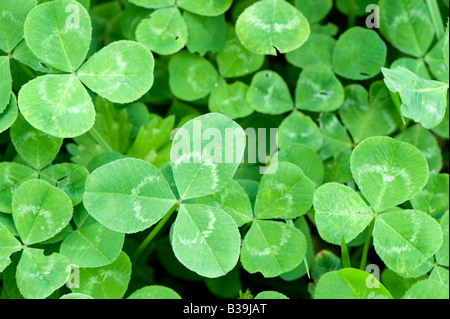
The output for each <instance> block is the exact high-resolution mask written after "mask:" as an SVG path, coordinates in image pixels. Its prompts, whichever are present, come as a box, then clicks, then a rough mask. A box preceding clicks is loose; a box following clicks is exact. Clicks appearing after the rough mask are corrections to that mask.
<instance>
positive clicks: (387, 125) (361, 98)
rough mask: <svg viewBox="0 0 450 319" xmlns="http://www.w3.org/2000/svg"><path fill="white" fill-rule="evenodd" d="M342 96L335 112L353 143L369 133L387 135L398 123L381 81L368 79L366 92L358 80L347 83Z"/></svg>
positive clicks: (394, 110) (368, 135)
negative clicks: (369, 82)
mask: <svg viewBox="0 0 450 319" xmlns="http://www.w3.org/2000/svg"><path fill="white" fill-rule="evenodd" d="M345 96H346V99H345V101H344V104H343V105H342V107H341V108H340V109H339V116H340V117H341V119H342V122H343V123H344V125H345V127H346V128H347V129H348V130H349V132H350V134H351V136H352V138H353V141H354V142H355V143H359V142H361V141H362V140H364V139H366V138H368V137H372V136H381V135H390V134H391V133H393V132H394V131H395V130H396V129H397V127H398V126H399V124H400V122H401V119H400V115H399V114H398V111H397V110H396V108H395V105H394V103H393V102H392V99H391V96H390V94H389V91H388V90H387V88H386V86H385V85H384V83H383V82H381V81H377V82H374V83H372V85H371V86H370V90H369V93H368V92H367V91H366V89H365V88H364V87H363V86H361V85H359V84H352V85H349V86H347V87H346V88H345ZM380 119H382V121H380Z"/></svg>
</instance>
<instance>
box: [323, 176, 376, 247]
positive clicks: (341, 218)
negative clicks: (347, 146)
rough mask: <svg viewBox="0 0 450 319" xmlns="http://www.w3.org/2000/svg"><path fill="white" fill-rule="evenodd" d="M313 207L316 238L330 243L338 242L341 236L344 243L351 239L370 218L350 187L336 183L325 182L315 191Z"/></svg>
mask: <svg viewBox="0 0 450 319" xmlns="http://www.w3.org/2000/svg"><path fill="white" fill-rule="evenodd" d="M314 210H315V212H316V214H315V221H316V225H317V229H318V231H319V234H320V237H321V238H323V239H324V240H326V241H327V242H329V243H332V244H334V245H340V244H341V238H342V237H344V239H345V242H347V243H348V242H350V241H352V240H353V239H354V238H356V236H358V235H359V234H360V233H361V232H362V231H363V230H364V229H365V228H366V227H367V226H368V225H369V223H370V221H371V220H372V219H373V217H374V214H373V212H372V211H371V210H370V208H369V207H368V206H367V205H366V203H365V202H364V201H363V200H362V198H361V197H360V196H359V195H358V194H357V193H356V192H355V191H354V190H353V189H351V188H350V187H348V186H345V185H342V184H338V183H328V184H325V185H323V186H321V187H319V188H318V189H317V190H316V192H315V193H314Z"/></svg>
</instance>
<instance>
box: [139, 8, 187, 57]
mask: <svg viewBox="0 0 450 319" xmlns="http://www.w3.org/2000/svg"><path fill="white" fill-rule="evenodd" d="M187 38H188V31H187V27H186V23H185V22H184V19H183V17H182V16H181V14H180V11H179V10H178V9H177V8H175V7H170V8H164V9H159V10H155V11H154V12H153V13H152V14H151V15H150V16H149V18H148V19H145V20H143V21H142V22H141V23H140V24H139V26H138V27H137V29H136V39H137V40H138V41H139V42H140V43H142V44H143V45H145V46H146V47H147V48H148V49H149V50H151V51H153V52H155V53H158V54H162V55H169V54H173V53H175V52H178V51H180V50H181V49H182V48H183V47H184V46H185V44H186V40H187Z"/></svg>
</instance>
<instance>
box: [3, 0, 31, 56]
mask: <svg viewBox="0 0 450 319" xmlns="http://www.w3.org/2000/svg"><path fill="white" fill-rule="evenodd" d="M35 6H36V0H17V1H14V3H13V2H12V1H1V2H0V50H3V51H5V52H11V51H12V50H13V49H14V47H15V46H16V45H17V44H18V43H19V42H20V41H21V40H22V39H23V23H24V22H25V19H26V17H27V15H28V13H29V12H30V11H31V9H33V8H34V7H35Z"/></svg>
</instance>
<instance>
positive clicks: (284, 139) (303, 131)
mask: <svg viewBox="0 0 450 319" xmlns="http://www.w3.org/2000/svg"><path fill="white" fill-rule="evenodd" d="M278 134H279V137H278V143H279V147H280V149H285V148H287V147H288V146H289V145H291V144H303V145H306V146H309V147H311V148H312V149H313V150H315V151H318V150H319V149H320V148H321V147H322V144H323V137H322V134H321V133H320V129H319V127H318V126H317V124H316V123H315V122H314V121H313V120H312V119H311V118H310V117H309V116H306V115H304V114H303V113H301V112H298V111H295V112H292V113H291V114H289V115H288V116H287V117H286V118H285V119H284V120H283V122H282V123H281V125H280V127H279V133H278Z"/></svg>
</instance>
